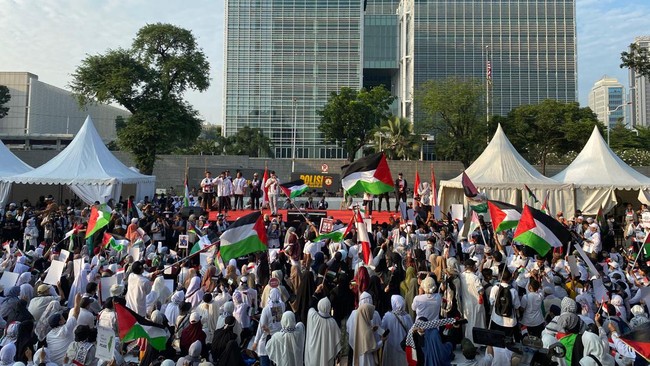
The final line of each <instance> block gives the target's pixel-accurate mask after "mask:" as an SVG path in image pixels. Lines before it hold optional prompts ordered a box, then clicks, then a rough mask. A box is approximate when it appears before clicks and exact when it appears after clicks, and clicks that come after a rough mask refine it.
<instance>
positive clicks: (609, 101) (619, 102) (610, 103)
mask: <svg viewBox="0 0 650 366" xmlns="http://www.w3.org/2000/svg"><path fill="white" fill-rule="evenodd" d="M625 106H626V105H625V88H624V87H623V84H621V83H619V82H618V80H616V78H610V77H608V76H603V78H602V79H600V80H598V81H596V83H595V84H594V86H593V87H592V88H591V91H590V92H589V108H591V110H592V111H594V113H596V115H597V116H598V120H599V121H601V122H602V123H604V124H606V125H607V124H609V126H610V127H614V125H615V124H616V122H618V121H619V120H621V121H623V123H625V122H624V121H625Z"/></svg>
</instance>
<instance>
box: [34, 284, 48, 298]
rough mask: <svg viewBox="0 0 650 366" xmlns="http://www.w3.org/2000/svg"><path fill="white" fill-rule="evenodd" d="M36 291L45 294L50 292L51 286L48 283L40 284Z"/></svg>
mask: <svg viewBox="0 0 650 366" xmlns="http://www.w3.org/2000/svg"><path fill="white" fill-rule="evenodd" d="M36 293H37V294H39V295H45V294H49V293H50V286H49V285H46V284H42V285H39V286H38V288H37V289H36Z"/></svg>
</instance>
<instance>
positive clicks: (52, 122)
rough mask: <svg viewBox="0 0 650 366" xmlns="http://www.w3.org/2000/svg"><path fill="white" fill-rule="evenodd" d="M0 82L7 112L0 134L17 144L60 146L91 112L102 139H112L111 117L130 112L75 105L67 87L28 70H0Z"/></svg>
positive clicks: (44, 146) (75, 102)
mask: <svg viewBox="0 0 650 366" xmlns="http://www.w3.org/2000/svg"><path fill="white" fill-rule="evenodd" d="M0 85H5V86H7V87H8V88H9V93H10V95H11V100H10V101H9V103H7V105H6V106H7V107H9V112H8V114H7V116H5V117H4V118H2V119H1V120H0V138H1V139H2V140H3V141H4V142H5V143H6V144H8V145H12V146H15V147H19V148H24V149H30V148H39V146H40V147H42V148H60V147H61V143H63V144H66V142H69V141H71V140H72V138H73V137H74V135H75V134H76V133H77V131H79V129H80V128H81V126H82V125H83V123H84V121H85V120H86V117H87V116H88V115H90V116H91V118H92V119H93V122H94V123H95V127H96V128H97V131H98V132H99V134H100V136H101V137H102V139H103V140H104V141H106V142H108V141H113V140H115V138H116V137H117V136H116V132H115V118H116V117H118V116H122V117H125V118H128V116H130V115H131V114H130V113H129V112H128V111H126V110H123V109H120V108H116V107H113V106H109V105H88V106H86V107H83V108H81V107H79V104H78V103H77V100H76V99H75V97H74V96H73V94H72V93H71V92H69V91H67V90H64V89H61V88H57V87H55V86H53V85H50V84H47V83H44V82H42V81H40V80H38V76H37V75H34V74H32V73H28V72H0Z"/></svg>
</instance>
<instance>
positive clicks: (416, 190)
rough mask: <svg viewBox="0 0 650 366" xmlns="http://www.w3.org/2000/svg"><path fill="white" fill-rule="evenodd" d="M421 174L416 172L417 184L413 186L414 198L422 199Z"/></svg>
mask: <svg viewBox="0 0 650 366" xmlns="http://www.w3.org/2000/svg"><path fill="white" fill-rule="evenodd" d="M419 190H420V173H419V172H418V171H417V170H416V171H415V184H413V197H420V192H418V191H419Z"/></svg>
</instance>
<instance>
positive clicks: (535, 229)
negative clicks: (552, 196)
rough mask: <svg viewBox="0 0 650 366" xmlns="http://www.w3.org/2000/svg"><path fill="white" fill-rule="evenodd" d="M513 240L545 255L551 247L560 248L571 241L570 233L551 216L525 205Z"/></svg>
mask: <svg viewBox="0 0 650 366" xmlns="http://www.w3.org/2000/svg"><path fill="white" fill-rule="evenodd" d="M513 240H514V241H518V242H520V243H522V244H524V245H526V246H529V247H531V248H533V249H534V250H535V251H536V252H537V254H539V255H541V256H545V255H546V253H548V251H549V250H550V249H551V248H561V247H563V246H564V245H565V244H566V243H567V242H569V241H571V233H570V232H569V230H568V229H567V228H565V227H564V226H563V225H562V224H560V222H559V221H557V220H555V219H554V218H552V217H551V216H549V215H547V214H545V213H543V212H542V211H540V210H536V209H534V208H532V207H530V206H528V205H526V206H524V210H523V211H522V213H521V218H520V219H519V224H518V225H517V230H515V235H514V237H513Z"/></svg>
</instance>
